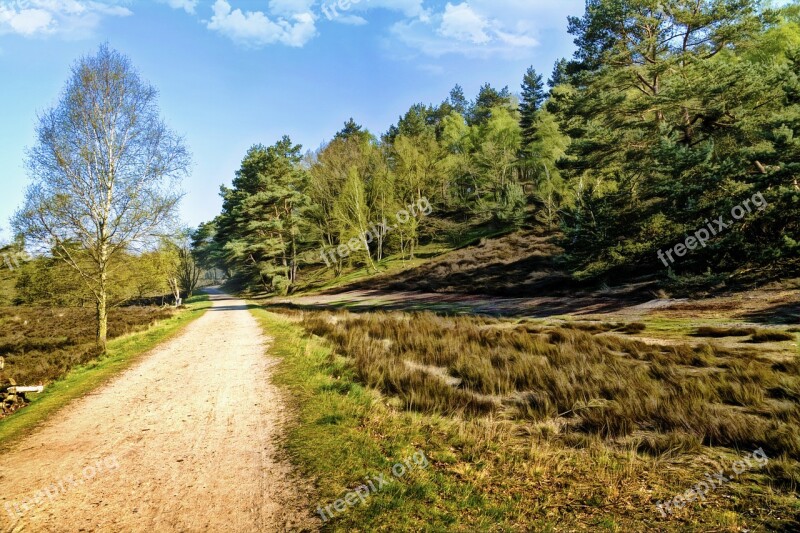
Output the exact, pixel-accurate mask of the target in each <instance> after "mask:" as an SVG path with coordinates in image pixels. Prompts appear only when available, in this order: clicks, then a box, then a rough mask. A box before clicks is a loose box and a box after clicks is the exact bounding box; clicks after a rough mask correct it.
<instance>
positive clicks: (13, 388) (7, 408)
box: [0, 357, 44, 418]
mask: <svg viewBox="0 0 800 533" xmlns="http://www.w3.org/2000/svg"><path fill="white" fill-rule="evenodd" d="M4 367H5V360H4V359H3V358H2V357H0V418H2V417H4V416H8V415H10V414H11V413H13V412H14V411H16V410H18V409H21V408H23V407H25V405H26V404H27V403H28V398H27V397H26V396H25V395H26V394H29V393H34V394H39V393H41V392H42V391H44V387H43V386H42V385H38V386H35V387H21V386H18V385H17V382H16V381H14V380H13V379H11V378H9V377H6V376H5V375H4V374H3V368H4Z"/></svg>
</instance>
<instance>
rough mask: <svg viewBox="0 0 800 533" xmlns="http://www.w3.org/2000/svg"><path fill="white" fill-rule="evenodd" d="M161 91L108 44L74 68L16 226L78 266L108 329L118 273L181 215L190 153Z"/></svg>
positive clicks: (44, 124) (43, 120)
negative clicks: (167, 114)
mask: <svg viewBox="0 0 800 533" xmlns="http://www.w3.org/2000/svg"><path fill="white" fill-rule="evenodd" d="M156 100H157V92H156V90H155V89H154V88H153V87H152V86H150V85H149V84H148V83H146V82H145V81H143V80H142V79H141V78H140V77H139V74H138V73H137V71H136V70H135V69H134V68H133V66H132V65H131V62H130V60H129V59H128V58H127V57H126V56H124V55H122V54H120V53H119V52H117V51H115V50H112V49H110V48H109V47H108V46H106V45H103V46H101V47H100V49H99V51H98V52H97V54H96V55H94V56H89V57H84V58H83V59H81V60H79V61H78V62H77V63H76V64H75V65H74V66H73V69H72V75H71V77H70V79H69V81H68V82H67V85H66V87H65V89H64V92H63V94H62V95H61V98H60V100H59V102H58V103H57V104H56V105H55V106H54V107H53V108H51V109H50V110H48V111H46V112H45V113H43V114H42V115H40V116H39V123H38V128H37V143H36V145H35V146H34V147H33V148H32V149H30V150H29V154H28V160H27V164H28V170H29V174H30V176H31V184H30V185H29V187H28V190H27V193H26V199H25V203H24V205H23V207H22V208H21V209H20V210H19V211H18V212H17V214H16V215H15V217H14V228H15V230H16V231H17V232H19V233H20V234H24V235H26V236H27V237H28V238H29V242H32V243H35V244H36V245H38V246H39V247H41V248H42V249H44V250H46V251H47V252H48V253H52V254H53V255H54V256H55V257H57V258H59V259H61V260H63V261H65V262H66V263H67V264H69V265H70V266H71V267H72V268H74V269H75V270H77V271H78V272H79V274H80V276H81V278H82V279H83V281H84V283H86V285H87V286H88V288H89V289H90V290H91V292H92V294H93V295H94V298H95V300H96V304H97V343H98V345H99V346H101V347H102V348H103V349H105V346H106V339H107V335H108V308H109V301H108V299H109V271H110V270H109V269H110V268H112V266H113V262H114V260H115V258H116V257H117V256H120V255H123V254H124V252H125V251H127V250H131V249H133V248H135V247H137V246H139V245H143V244H144V243H145V242H146V241H147V240H148V239H149V238H150V237H151V236H152V235H153V234H154V233H156V232H157V231H159V230H160V229H161V228H163V227H164V226H165V225H166V224H167V223H168V222H170V221H171V219H172V217H173V215H174V211H175V207H176V205H177V203H178V201H179V200H180V198H181V193H180V192H179V181H180V179H181V178H182V177H183V176H184V175H185V174H186V173H187V171H188V168H189V165H190V156H189V153H188V152H187V150H186V148H185V146H184V143H183V140H182V139H181V138H180V137H178V136H177V135H175V134H174V133H173V132H172V131H171V130H170V129H169V128H167V126H166V125H165V124H164V122H163V120H162V119H161V117H160V112H159V108H158V105H157V101H156Z"/></svg>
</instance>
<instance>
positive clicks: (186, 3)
mask: <svg viewBox="0 0 800 533" xmlns="http://www.w3.org/2000/svg"><path fill="white" fill-rule="evenodd" d="M159 2H162V3H165V4H167V5H168V6H169V7H171V8H172V9H183V10H184V11H186V12H187V13H189V14H191V15H193V14H194V11H195V8H196V7H197V2H198V0H159Z"/></svg>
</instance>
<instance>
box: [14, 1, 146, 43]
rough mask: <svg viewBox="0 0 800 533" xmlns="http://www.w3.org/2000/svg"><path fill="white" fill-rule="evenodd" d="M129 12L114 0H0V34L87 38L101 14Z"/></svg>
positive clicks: (105, 15) (103, 16)
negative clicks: (110, 0) (107, 0)
mask: <svg viewBox="0 0 800 533" xmlns="http://www.w3.org/2000/svg"><path fill="white" fill-rule="evenodd" d="M131 14H132V13H131V11H130V10H128V9H127V8H125V7H122V6H119V5H116V4H114V3H109V2H99V1H91V0H0V34H4V33H6V34H7V33H12V34H17V35H22V36H25V37H34V36H48V35H57V36H62V37H67V38H81V37H88V36H90V35H92V33H93V31H94V30H95V29H96V28H97V26H98V25H99V24H100V23H101V22H102V20H103V19H104V18H105V17H124V16H128V15H131Z"/></svg>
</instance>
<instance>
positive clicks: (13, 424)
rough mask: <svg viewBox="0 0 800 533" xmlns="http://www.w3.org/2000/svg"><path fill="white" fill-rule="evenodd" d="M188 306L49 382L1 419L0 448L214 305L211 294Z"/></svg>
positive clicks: (126, 366)
mask: <svg viewBox="0 0 800 533" xmlns="http://www.w3.org/2000/svg"><path fill="white" fill-rule="evenodd" d="M187 307H188V309H186V310H185V311H182V312H180V313H178V314H176V315H175V316H173V317H171V318H168V319H166V320H163V321H161V322H158V323H157V324H156V325H155V326H153V327H151V328H149V329H148V330H147V331H143V332H140V333H134V334H131V335H126V336H124V337H119V338H117V339H113V340H112V341H110V342H109V343H108V354H107V355H106V356H105V357H102V358H101V359H97V360H95V361H92V362H90V363H87V364H85V365H81V366H78V367H75V368H73V369H72V370H71V371H70V372H69V373H68V374H67V375H66V376H65V377H64V378H63V379H60V380H58V381H56V382H54V383H52V384H51V385H49V386H48V387H47V389H46V390H45V392H44V393H43V394H39V395H35V397H34V398H33V401H31V403H30V404H29V405H28V406H27V407H25V408H24V409H21V410H19V411H17V412H16V413H14V414H12V415H11V416H8V417H6V418H4V419H2V420H0V449H3V448H7V447H8V446H9V445H10V444H11V443H13V442H14V441H16V440H18V439H19V438H21V437H23V436H25V435H26V434H27V433H28V432H30V431H31V430H32V429H33V428H34V427H36V426H37V425H38V424H40V423H42V422H44V421H45V420H47V419H48V418H49V417H51V416H52V415H54V414H55V413H56V412H58V411H59V410H60V409H61V408H62V407H64V406H66V405H67V404H68V403H69V402H70V401H72V400H75V399H77V398H80V397H81V396H84V395H85V394H87V393H89V392H91V391H92V390H94V389H96V388H97V387H99V386H101V385H103V384H105V383H106V382H108V381H109V380H110V379H111V378H113V377H115V376H117V375H118V374H119V373H120V372H122V371H124V370H126V369H127V368H129V367H130V366H131V365H132V364H133V363H135V362H136V361H138V359H139V357H140V356H141V355H143V354H145V353H147V352H148V351H149V350H151V349H152V348H154V347H155V346H157V345H158V344H160V343H162V342H164V341H165V340H167V339H170V338H172V337H174V336H175V335H177V334H178V333H180V331H181V330H182V329H183V327H184V326H186V325H187V324H189V323H190V322H192V321H194V320H195V319H197V318H199V317H200V316H201V315H202V314H203V313H204V312H205V310H206V309H208V308H209V307H211V302H210V301H209V299H208V296H205V295H199V296H195V297H193V298H191V299H189V300H188V301H187Z"/></svg>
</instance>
